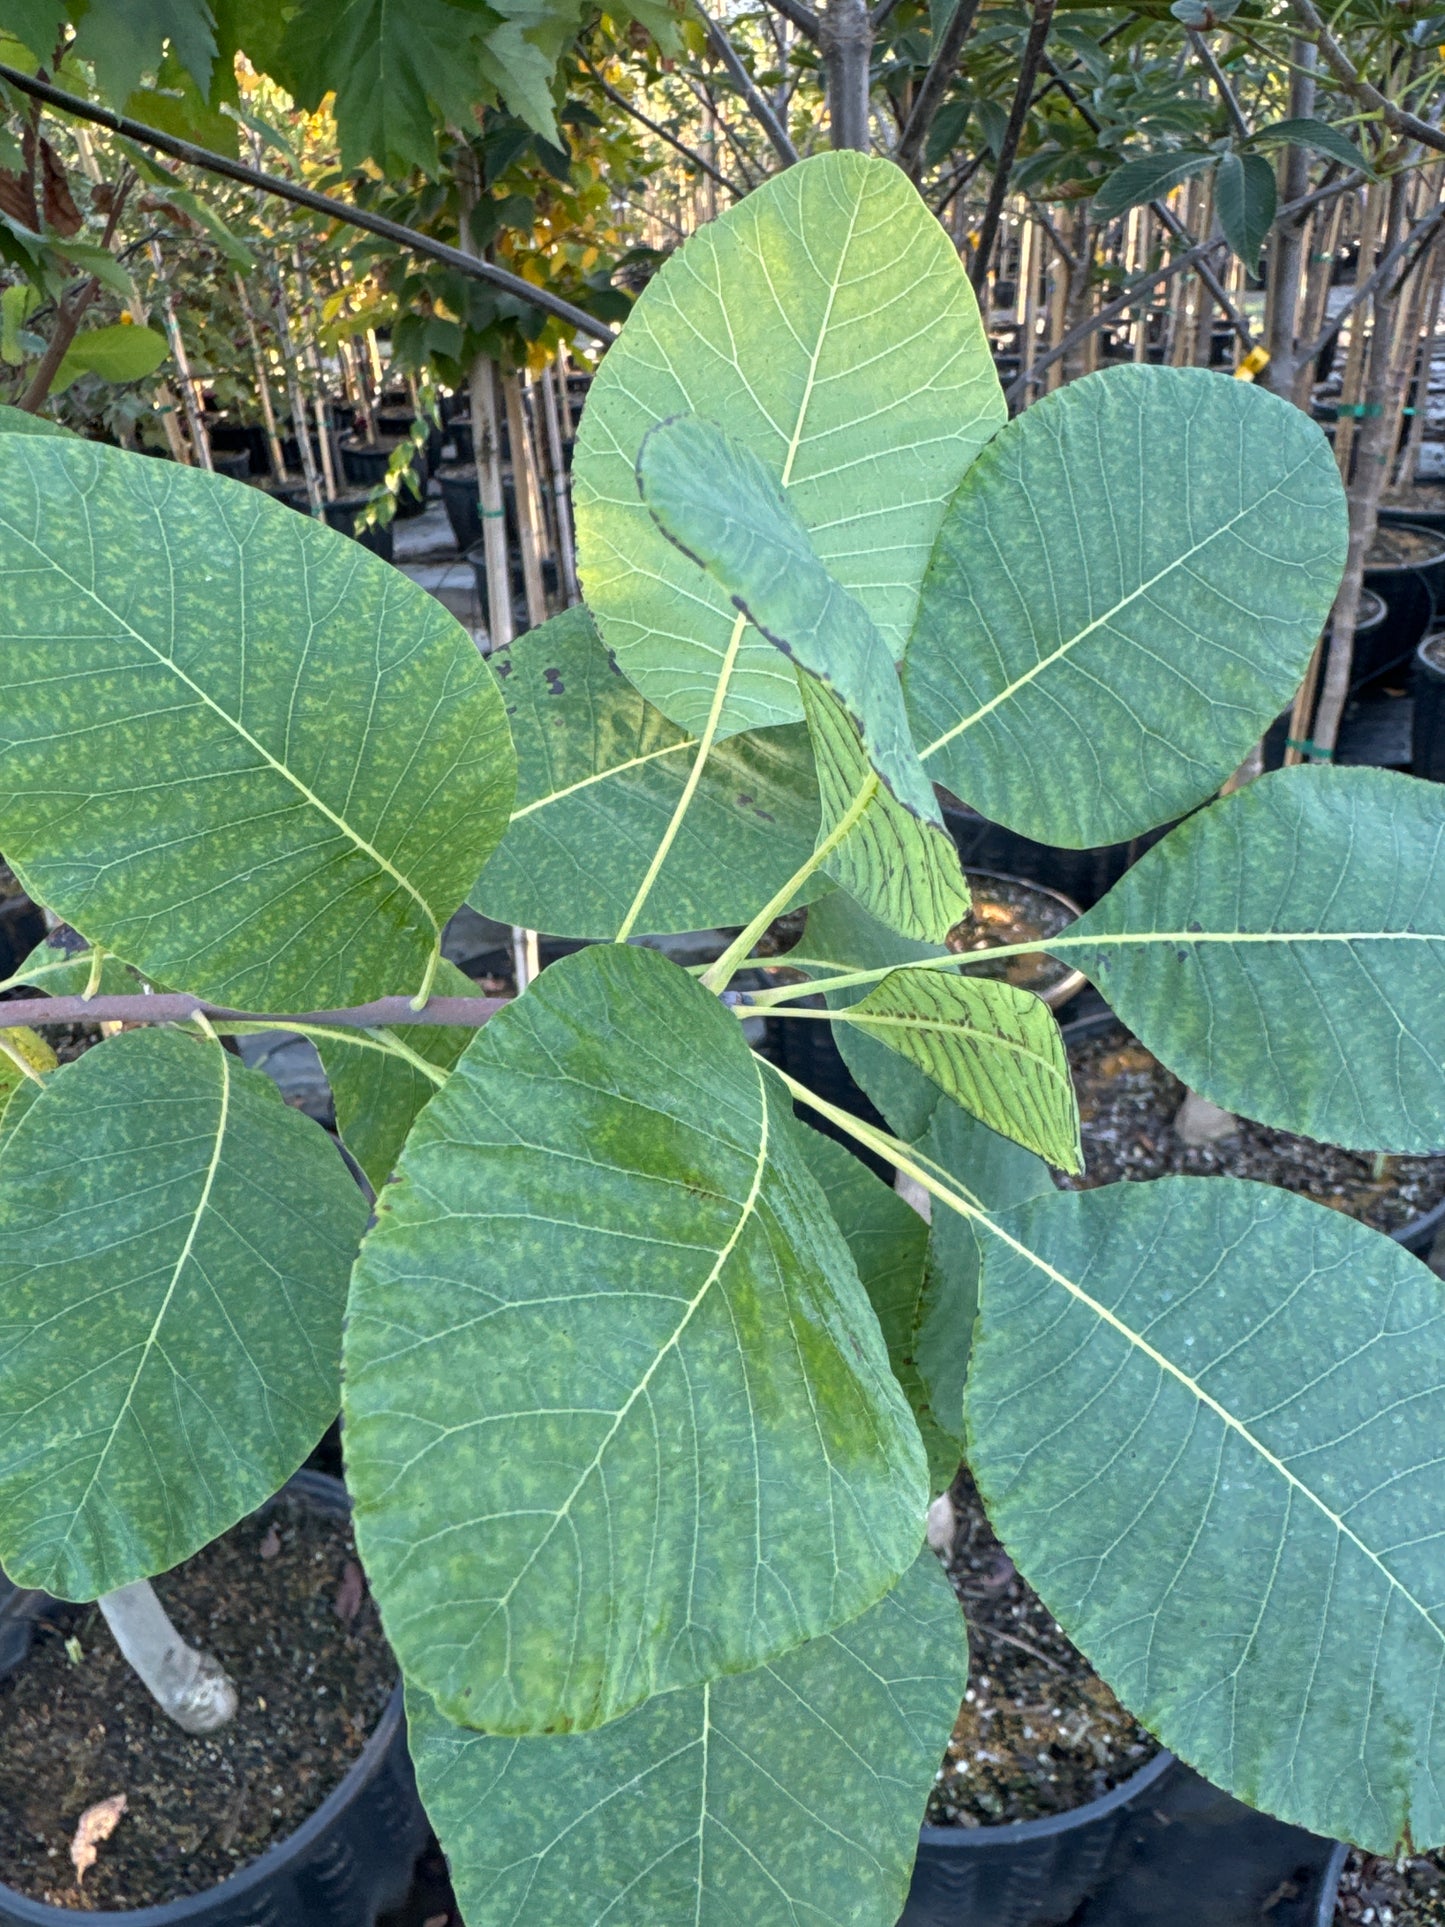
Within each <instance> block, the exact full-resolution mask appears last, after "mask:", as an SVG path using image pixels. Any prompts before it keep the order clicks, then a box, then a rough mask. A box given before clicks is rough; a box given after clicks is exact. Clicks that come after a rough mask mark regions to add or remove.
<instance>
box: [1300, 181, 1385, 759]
mask: <svg viewBox="0 0 1445 1927" xmlns="http://www.w3.org/2000/svg"><path fill="white" fill-rule="evenodd" d="M1405 193H1406V182H1405V180H1404V178H1403V177H1402V176H1400V175H1396V176H1395V177H1394V179H1393V180H1391V181H1390V182H1389V184H1388V187H1387V188H1386V189H1385V194H1384V198H1385V199H1386V211H1385V215H1384V220H1383V223H1382V228H1383V232H1382V234H1381V246H1382V248H1383V249H1384V250H1386V251H1388V250H1389V249H1390V248H1391V247H1393V246H1394V244H1395V242H1396V241H1397V240H1398V239H1399V236H1400V234H1401V232H1402V231H1403V229H1404V225H1405ZM1399 301H1400V297H1399V294H1398V293H1397V291H1396V289H1395V288H1394V287H1393V286H1392V285H1391V284H1390V283H1389V282H1388V281H1386V282H1385V283H1384V284H1382V285H1381V286H1380V287H1379V288H1377V289H1376V290H1375V295H1374V301H1373V315H1372V325H1371V329H1370V353H1369V359H1368V367H1367V374H1366V379H1365V383H1364V390H1363V396H1362V401H1361V408H1362V418H1361V421H1360V430H1359V434H1358V435H1357V437H1356V438H1355V441H1356V446H1355V480H1354V482H1353V483H1352V484H1351V485H1350V487H1349V490H1348V494H1349V503H1350V540H1349V547H1348V549H1347V551H1346V555H1345V573H1344V579H1343V581H1342V582H1341V583H1340V592H1339V594H1338V595H1337V596H1336V598H1335V606H1334V609H1333V611H1332V613H1331V616H1330V643H1329V649H1328V652H1327V654H1326V656H1325V670H1324V682H1323V687H1322V688H1321V691H1320V701H1319V708H1318V709H1317V711H1316V713H1315V722H1314V729H1313V730H1312V732H1311V734H1312V736H1313V738H1314V742H1315V746H1316V754H1322V755H1324V756H1325V757H1326V758H1327V757H1328V756H1329V755H1332V754H1333V752H1334V748H1335V744H1336V742H1337V741H1338V739H1339V731H1340V719H1341V717H1342V716H1343V715H1344V711H1345V701H1346V698H1347V697H1348V695H1349V691H1350V670H1351V667H1352V665H1353V661H1354V643H1355V625H1356V623H1357V622H1358V620H1359V613H1360V591H1361V588H1362V586H1363V577H1364V572H1365V556H1366V553H1367V551H1368V549H1369V545H1370V542H1371V540H1372V539H1373V537H1374V533H1375V525H1376V520H1377V516H1378V511H1379V505H1380V492H1381V490H1382V489H1383V487H1384V483H1385V473H1386V468H1387V465H1388V461H1389V455H1388V452H1387V451H1388V449H1389V447H1390V446H1391V444H1392V443H1393V438H1394V436H1395V433H1396V431H1397V427H1398V417H1397V416H1396V415H1395V414H1394V413H1392V412H1391V411H1390V409H1389V406H1388V404H1389V399H1390V377H1391V372H1392V368H1393V360H1394V331H1395V324H1396V321H1397V319H1398V310H1399Z"/></svg>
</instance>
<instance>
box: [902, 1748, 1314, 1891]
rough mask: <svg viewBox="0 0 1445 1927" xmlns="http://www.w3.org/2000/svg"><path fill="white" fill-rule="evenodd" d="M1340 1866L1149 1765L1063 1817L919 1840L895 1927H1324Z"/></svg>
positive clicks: (1180, 1776)
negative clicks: (896, 1926) (906, 1894)
mask: <svg viewBox="0 0 1445 1927" xmlns="http://www.w3.org/2000/svg"><path fill="white" fill-rule="evenodd" d="M1345 1852H1346V1849H1345V1848H1344V1847H1342V1846H1340V1845H1338V1844H1337V1843H1336V1842H1335V1841H1332V1840H1323V1839H1321V1838H1320V1837H1319V1836H1318V1835H1316V1834H1312V1833H1306V1832H1305V1831H1304V1830H1303V1828H1300V1827H1291V1826H1286V1825H1284V1824H1283V1823H1282V1822H1281V1821H1278V1820H1273V1819H1271V1818H1269V1816H1268V1815H1266V1814H1263V1813H1256V1812H1254V1811H1253V1810H1252V1809H1251V1808H1249V1807H1246V1806H1243V1805H1242V1804H1241V1803H1240V1802H1239V1801H1238V1800H1235V1799H1232V1798H1231V1797H1230V1795H1228V1794H1227V1793H1221V1792H1220V1791H1219V1789H1218V1788H1217V1787H1212V1786H1210V1785H1209V1784H1208V1782H1207V1781H1205V1780H1201V1779H1200V1778H1199V1776H1198V1774H1196V1773H1191V1772H1190V1770H1189V1769H1188V1768H1187V1767H1185V1766H1182V1765H1181V1764H1180V1763H1179V1762H1178V1761H1177V1760H1175V1759H1174V1758H1173V1756H1172V1755H1171V1754H1168V1753H1157V1754H1156V1755H1155V1756H1154V1758H1153V1759H1152V1760H1150V1761H1149V1762H1148V1764H1147V1765H1145V1766H1143V1767H1141V1768H1140V1769H1139V1771H1138V1772H1137V1773H1135V1774H1133V1775H1131V1776H1130V1778H1129V1779H1127V1780H1125V1781H1124V1782H1123V1783H1122V1784H1121V1785H1119V1786H1117V1787H1115V1788H1114V1789H1113V1791H1112V1792H1110V1793H1106V1794H1104V1795H1103V1796H1102V1797H1101V1798H1100V1799H1097V1800H1092V1801H1090V1802H1089V1804H1088V1805H1087V1806H1083V1807H1078V1808H1076V1809H1075V1811H1074V1812H1072V1813H1057V1814H1050V1815H1049V1816H1048V1817H1047V1818H1046V1819H1042V1820H1023V1821H1019V1822H1017V1823H1015V1824H1014V1825H1012V1826H997V1827H924V1828H923V1830H922V1833H921V1836H920V1839H919V1846H918V1859H917V1861H916V1862H915V1864H914V1869H913V1884H912V1886H911V1887H910V1889H909V1894H908V1904H907V1905H906V1907H905V1908H904V1910H903V1914H902V1916H901V1918H900V1920H899V1923H898V1927H1329V1922H1330V1919H1331V1916H1332V1914H1333V1911H1334V1898H1335V1889H1336V1888H1337V1886H1338V1885H1339V1877H1340V1869H1341V1867H1342V1866H1343V1865H1344V1859H1345Z"/></svg>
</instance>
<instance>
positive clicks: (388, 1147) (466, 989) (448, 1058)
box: [313, 958, 482, 1191]
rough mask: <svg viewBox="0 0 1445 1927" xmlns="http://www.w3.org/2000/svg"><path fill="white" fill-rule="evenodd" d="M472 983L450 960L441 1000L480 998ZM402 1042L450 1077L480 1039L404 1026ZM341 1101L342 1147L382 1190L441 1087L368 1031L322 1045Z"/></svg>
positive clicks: (318, 1041)
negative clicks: (410, 1133) (408, 1136)
mask: <svg viewBox="0 0 1445 1927" xmlns="http://www.w3.org/2000/svg"><path fill="white" fill-rule="evenodd" d="M481 994H482V993H481V991H480V990H479V989H478V987H477V985H476V984H474V983H473V982H472V980H471V978H470V977H468V976H466V975H465V974H464V973H463V972H462V971H460V970H458V969H457V967H456V965H455V964H453V963H448V962H447V961H446V959H445V958H443V960H442V961H441V963H440V964H438V965H437V974H436V982H435V983H434V984H433V985H432V995H433V996H434V997H480V996H481ZM383 1034H385V1035H389V1036H395V1037H397V1038H399V1039H400V1041H401V1042H402V1043H403V1044H405V1045H406V1046H407V1048H408V1049H409V1050H413V1051H415V1052H416V1054H417V1056H418V1057H424V1058H425V1059H426V1061H427V1062H428V1063H429V1064H435V1066H436V1067H437V1069H438V1070H441V1071H449V1070H450V1069H451V1068H452V1066H453V1065H454V1064H455V1063H456V1061H457V1059H458V1058H459V1057H460V1056H461V1054H462V1052H463V1051H464V1050H465V1049H466V1047H467V1045H468V1044H469V1043H470V1042H471V1041H472V1036H473V1033H472V1032H471V1031H469V1030H466V1029H464V1028H463V1027H462V1026H461V1025H460V1024H402V1025H398V1026H397V1027H396V1029H395V1030H394V1031H388V1032H385V1033H383ZM313 1041H314V1043H315V1045H316V1050H317V1054H318V1056H319V1057H320V1059H321V1068H322V1069H323V1070H324V1071H325V1072H326V1081H327V1083H328V1084H330V1086H331V1095H332V1097H333V1099H334V1100H335V1103H336V1129H337V1131H338V1132H339V1133H340V1137H341V1142H342V1143H343V1144H344V1145H345V1146H346V1148H347V1150H348V1151H350V1153H351V1155H352V1156H353V1157H354V1158H355V1159H356V1162H357V1163H358V1164H359V1165H360V1166H361V1168H362V1170H363V1171H364V1172H365V1173H366V1180H367V1183H368V1184H370V1186H371V1188H372V1190H373V1191H379V1190H380V1189H381V1187H382V1185H384V1184H385V1183H386V1181H387V1179H388V1178H389V1177H390V1176H391V1174H392V1172H393V1170H394V1169H395V1168H396V1160H397V1158H398V1156H399V1155H400V1152H401V1147H402V1145H403V1144H405V1142H406V1134H407V1132H408V1131H409V1130H410V1129H411V1127H412V1125H413V1124H415V1122H416V1120H417V1116H418V1114H419V1113H420V1111H421V1109H422V1107H423V1105H425V1104H426V1103H428V1102H429V1101H430V1100H431V1099H432V1098H433V1097H435V1096H436V1093H437V1086H436V1085H435V1084H434V1083H433V1082H432V1080H431V1079H430V1078H429V1077H428V1076H427V1074H426V1072H425V1071H419V1070H417V1069H416V1068H415V1067H414V1066H413V1065H411V1064H408V1063H407V1062H406V1061H405V1060H404V1059H403V1058H399V1057H395V1056H393V1055H391V1054H390V1053H389V1052H388V1051H386V1050H385V1049H384V1048H383V1047H381V1046H380V1045H378V1044H377V1043H376V1042H375V1040H374V1039H372V1038H369V1037H367V1036H366V1035H365V1034H364V1033H363V1032H360V1031H357V1032H354V1033H353V1034H352V1035H351V1036H350V1037H344V1036H341V1035H335V1036H327V1037H317V1038H315V1039H314V1040H313Z"/></svg>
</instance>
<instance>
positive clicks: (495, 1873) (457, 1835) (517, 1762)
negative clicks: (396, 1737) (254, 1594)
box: [407, 1553, 968, 1927]
mask: <svg viewBox="0 0 1445 1927" xmlns="http://www.w3.org/2000/svg"><path fill="white" fill-rule="evenodd" d="M967 1670H968V1669H967V1652H966V1647H965V1642H964V1634H963V1621H962V1616H961V1614H960V1613H959V1610H958V1602H957V1600H956V1599H955V1598H954V1596H953V1592H952V1589H951V1588H950V1586H949V1584H948V1581H947V1580H946V1579H945V1578H944V1576H943V1573H942V1571H941V1570H940V1568H939V1565H938V1562H937V1560H936V1559H935V1558H934V1557H933V1555H932V1553H923V1554H921V1555H920V1556H919V1557H918V1559H917V1560H915V1562H914V1564H913V1565H912V1566H911V1567H910V1569H909V1571H908V1572H907V1573H906V1574H905V1575H904V1577H903V1578H902V1579H901V1580H900V1581H899V1583H898V1585H897V1586H896V1587H895V1588H894V1589H893V1591H892V1592H890V1593H889V1594H888V1595H887V1596H886V1597H885V1598H884V1599H882V1600H881V1601H880V1602H879V1603H878V1604H877V1605H876V1606H873V1607H872V1608H870V1610H869V1611H868V1612H866V1613H864V1614H862V1615H861V1616H860V1617H859V1618H857V1619H854V1620H852V1621H851V1622H850V1623H849V1624H848V1625H845V1626H841V1627H839V1628H838V1629H837V1630H836V1631H835V1632H832V1633H827V1634H824V1635H823V1637H822V1638H820V1639H813V1640H809V1641H808V1642H807V1644H806V1645H803V1646H799V1647H797V1648H796V1649H795V1650H794V1651H793V1652H791V1653H788V1654H787V1655H786V1656H785V1657H784V1658H782V1659H779V1660H775V1661H774V1662H773V1663H772V1664H771V1665H768V1666H761V1667H759V1668H757V1669H756V1670H755V1671H753V1672H749V1673H743V1674H741V1675H738V1676H735V1677H732V1678H726V1679H719V1680H715V1681H714V1682H713V1683H712V1684H711V1685H709V1686H701V1687H694V1688H691V1689H686V1690H683V1691H681V1692H674V1693H667V1694H664V1695H662V1696H661V1697H660V1698H657V1699H653V1700H649V1702H648V1703H647V1705H646V1706H640V1707H638V1709H637V1710H636V1711H635V1712H633V1713H630V1714H628V1715H627V1716H626V1717H625V1718H623V1719H620V1720H618V1721H616V1722H615V1723H614V1724H613V1725H610V1726H608V1727H607V1728H605V1729H604V1731H602V1732H600V1733H590V1734H584V1735H569V1736H567V1737H566V1738H561V1739H524V1740H505V1739H496V1738H493V1737H491V1736H488V1735H484V1734H479V1733H467V1732H465V1731H463V1729H462V1728H460V1727H456V1726H452V1725H451V1724H450V1723H449V1722H447V1721H446V1720H444V1719H443V1718H442V1717H441V1716H440V1715H439V1714H438V1713H437V1711H436V1709H435V1707H434V1706H433V1705H432V1704H431V1702H430V1701H429V1700H427V1699H426V1698H425V1696H424V1695H422V1694H420V1693H416V1692H410V1693H408V1696H407V1737H408V1742H409V1744H410V1746H411V1750H412V1757H413V1759H414V1760H415V1761H416V1767H417V1781H418V1785H419V1787H420V1791H421V1795H422V1798H423V1800H424V1801H425V1803H426V1807H427V1811H428V1812H429V1813H430V1815H431V1817H432V1821H433V1823H434V1825H435V1826H436V1828H437V1832H438V1833H439V1835H440V1837H441V1841H442V1845H443V1847H444V1849H445V1851H446V1855H447V1860H448V1863H449V1865H450V1867H451V1872H452V1878H453V1880H454V1881H455V1882H456V1886H457V1891H458V1897H459V1899H460V1901H461V1904H462V1906H463V1908H464V1909H465V1910H466V1914H467V1918H468V1919H469V1920H473V1921H477V1922H482V1921H485V1922H487V1923H489V1924H490V1927H602V1923H604V1922H607V1923H619V1927H620V1924H621V1923H622V1922H634V1921H635V1922H642V1921H646V1922H650V1923H652V1922H655V1923H659V1927H660V1923H662V1922H671V1921H684V1920H685V1921H689V1922H693V1923H696V1927H734V1923H736V1922H738V1921H744V1920H745V1921H747V1922H749V1923H750V1927H797V1923H801V1922H807V1923H810V1927H822V1923H824V1922H826V1923H827V1927H892V1923H893V1922H894V1921H895V1920H896V1919H897V1917H898V1914H899V1911H900V1909H901V1907H902V1905H903V1901H904V1897H905V1895H906V1892H907V1888H908V1879H909V1875H910V1873H911V1871H912V1867H913V1859H914V1855H915V1853H916V1852H917V1850H918V1823H919V1821H920V1819H921V1818H922V1814H923V1804H924V1799H925V1797H926V1794H927V1791H928V1787H929V1785H930V1783H931V1781H932V1778H933V1774H934V1771H935V1769H936V1767H937V1763H938V1760H939V1758H940V1757H941V1754H942V1750H943V1747H944V1746H945V1745H946V1743H947V1740H948V1736H949V1733H950V1731H951V1729H952V1726H953V1723H954V1720H955V1719H956V1718H957V1715H958V1703H959V1700H960V1699H961V1697H962V1694H963V1688H964V1684H965V1680H966V1676H967ZM620 1896H625V1902H624V1903H623V1904H622V1905H621V1906H619V1897H620Z"/></svg>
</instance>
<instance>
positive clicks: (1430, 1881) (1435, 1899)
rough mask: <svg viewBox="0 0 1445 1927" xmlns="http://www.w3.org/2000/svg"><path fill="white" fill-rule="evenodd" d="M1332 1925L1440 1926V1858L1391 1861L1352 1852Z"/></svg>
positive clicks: (1443, 1863) (1444, 1902)
mask: <svg viewBox="0 0 1445 1927" xmlns="http://www.w3.org/2000/svg"><path fill="white" fill-rule="evenodd" d="M1335 1927H1445V1855H1442V1854H1439V1853H1422V1854H1413V1855H1411V1857H1410V1858H1409V1859H1407V1860H1403V1861H1395V1860H1379V1859H1376V1857H1375V1856H1374V1855H1373V1854H1369V1853H1352V1854H1351V1855H1350V1857H1349V1859H1348V1860H1347V1861H1346V1862H1345V1871H1344V1877H1343V1878H1342V1879H1341V1881H1340V1891H1339V1894H1338V1897H1337V1898H1336V1900H1335Z"/></svg>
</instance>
